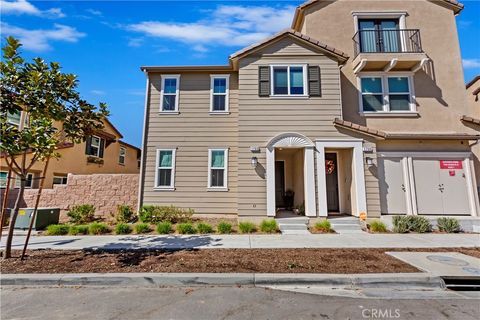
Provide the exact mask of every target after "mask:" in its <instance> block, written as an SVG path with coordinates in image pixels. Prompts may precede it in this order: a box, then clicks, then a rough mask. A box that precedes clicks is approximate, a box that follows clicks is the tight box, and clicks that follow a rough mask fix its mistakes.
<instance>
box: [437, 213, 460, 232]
mask: <svg viewBox="0 0 480 320" xmlns="http://www.w3.org/2000/svg"><path fill="white" fill-rule="evenodd" d="M437 227H438V230H440V231H443V232H448V233H456V232H461V231H462V228H461V227H460V222H459V221H458V220H457V219H455V218H446V217H444V218H438V219H437Z"/></svg>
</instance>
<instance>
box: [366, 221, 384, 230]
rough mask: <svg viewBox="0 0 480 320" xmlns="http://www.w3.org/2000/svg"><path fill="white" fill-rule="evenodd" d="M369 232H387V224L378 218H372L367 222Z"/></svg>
mask: <svg viewBox="0 0 480 320" xmlns="http://www.w3.org/2000/svg"><path fill="white" fill-rule="evenodd" d="M369 227H370V231H371V232H387V231H388V230H387V226H386V225H385V223H383V222H382V221H380V220H373V221H372V222H370V223H369Z"/></svg>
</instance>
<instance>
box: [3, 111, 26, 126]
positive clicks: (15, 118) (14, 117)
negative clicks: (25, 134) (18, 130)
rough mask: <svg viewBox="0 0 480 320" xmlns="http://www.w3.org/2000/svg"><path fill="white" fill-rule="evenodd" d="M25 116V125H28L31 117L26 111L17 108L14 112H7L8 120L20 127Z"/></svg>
mask: <svg viewBox="0 0 480 320" xmlns="http://www.w3.org/2000/svg"><path fill="white" fill-rule="evenodd" d="M22 116H23V126H24V127H28V126H29V125H30V118H29V116H28V114H27V113H26V112H23V111H20V110H17V111H14V112H7V122H8V123H10V124H12V125H14V126H16V127H19V126H20V123H21V122H22Z"/></svg>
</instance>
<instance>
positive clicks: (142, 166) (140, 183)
mask: <svg viewBox="0 0 480 320" xmlns="http://www.w3.org/2000/svg"><path fill="white" fill-rule="evenodd" d="M143 72H144V73H145V76H146V86H145V107H144V112H145V113H144V115H143V133H142V150H141V152H140V176H139V179H138V201H137V213H139V212H140V208H141V207H142V205H143V190H144V186H143V182H144V173H145V160H146V157H145V152H146V147H147V130H148V125H147V119H148V111H149V108H148V101H149V99H148V93H149V91H150V90H149V89H150V79H149V77H148V72H147V71H146V70H143Z"/></svg>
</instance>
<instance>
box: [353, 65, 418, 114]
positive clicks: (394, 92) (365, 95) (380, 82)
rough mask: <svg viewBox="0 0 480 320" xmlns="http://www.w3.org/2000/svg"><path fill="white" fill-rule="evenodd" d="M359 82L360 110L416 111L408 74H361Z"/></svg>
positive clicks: (411, 81)
mask: <svg viewBox="0 0 480 320" xmlns="http://www.w3.org/2000/svg"><path fill="white" fill-rule="evenodd" d="M359 82H360V89H361V90H360V94H361V99H360V100H361V111H363V112H415V111H416V108H415V103H414V94H413V79H412V77H411V76H410V75H375V74H373V75H362V76H361V77H360V78H359Z"/></svg>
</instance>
